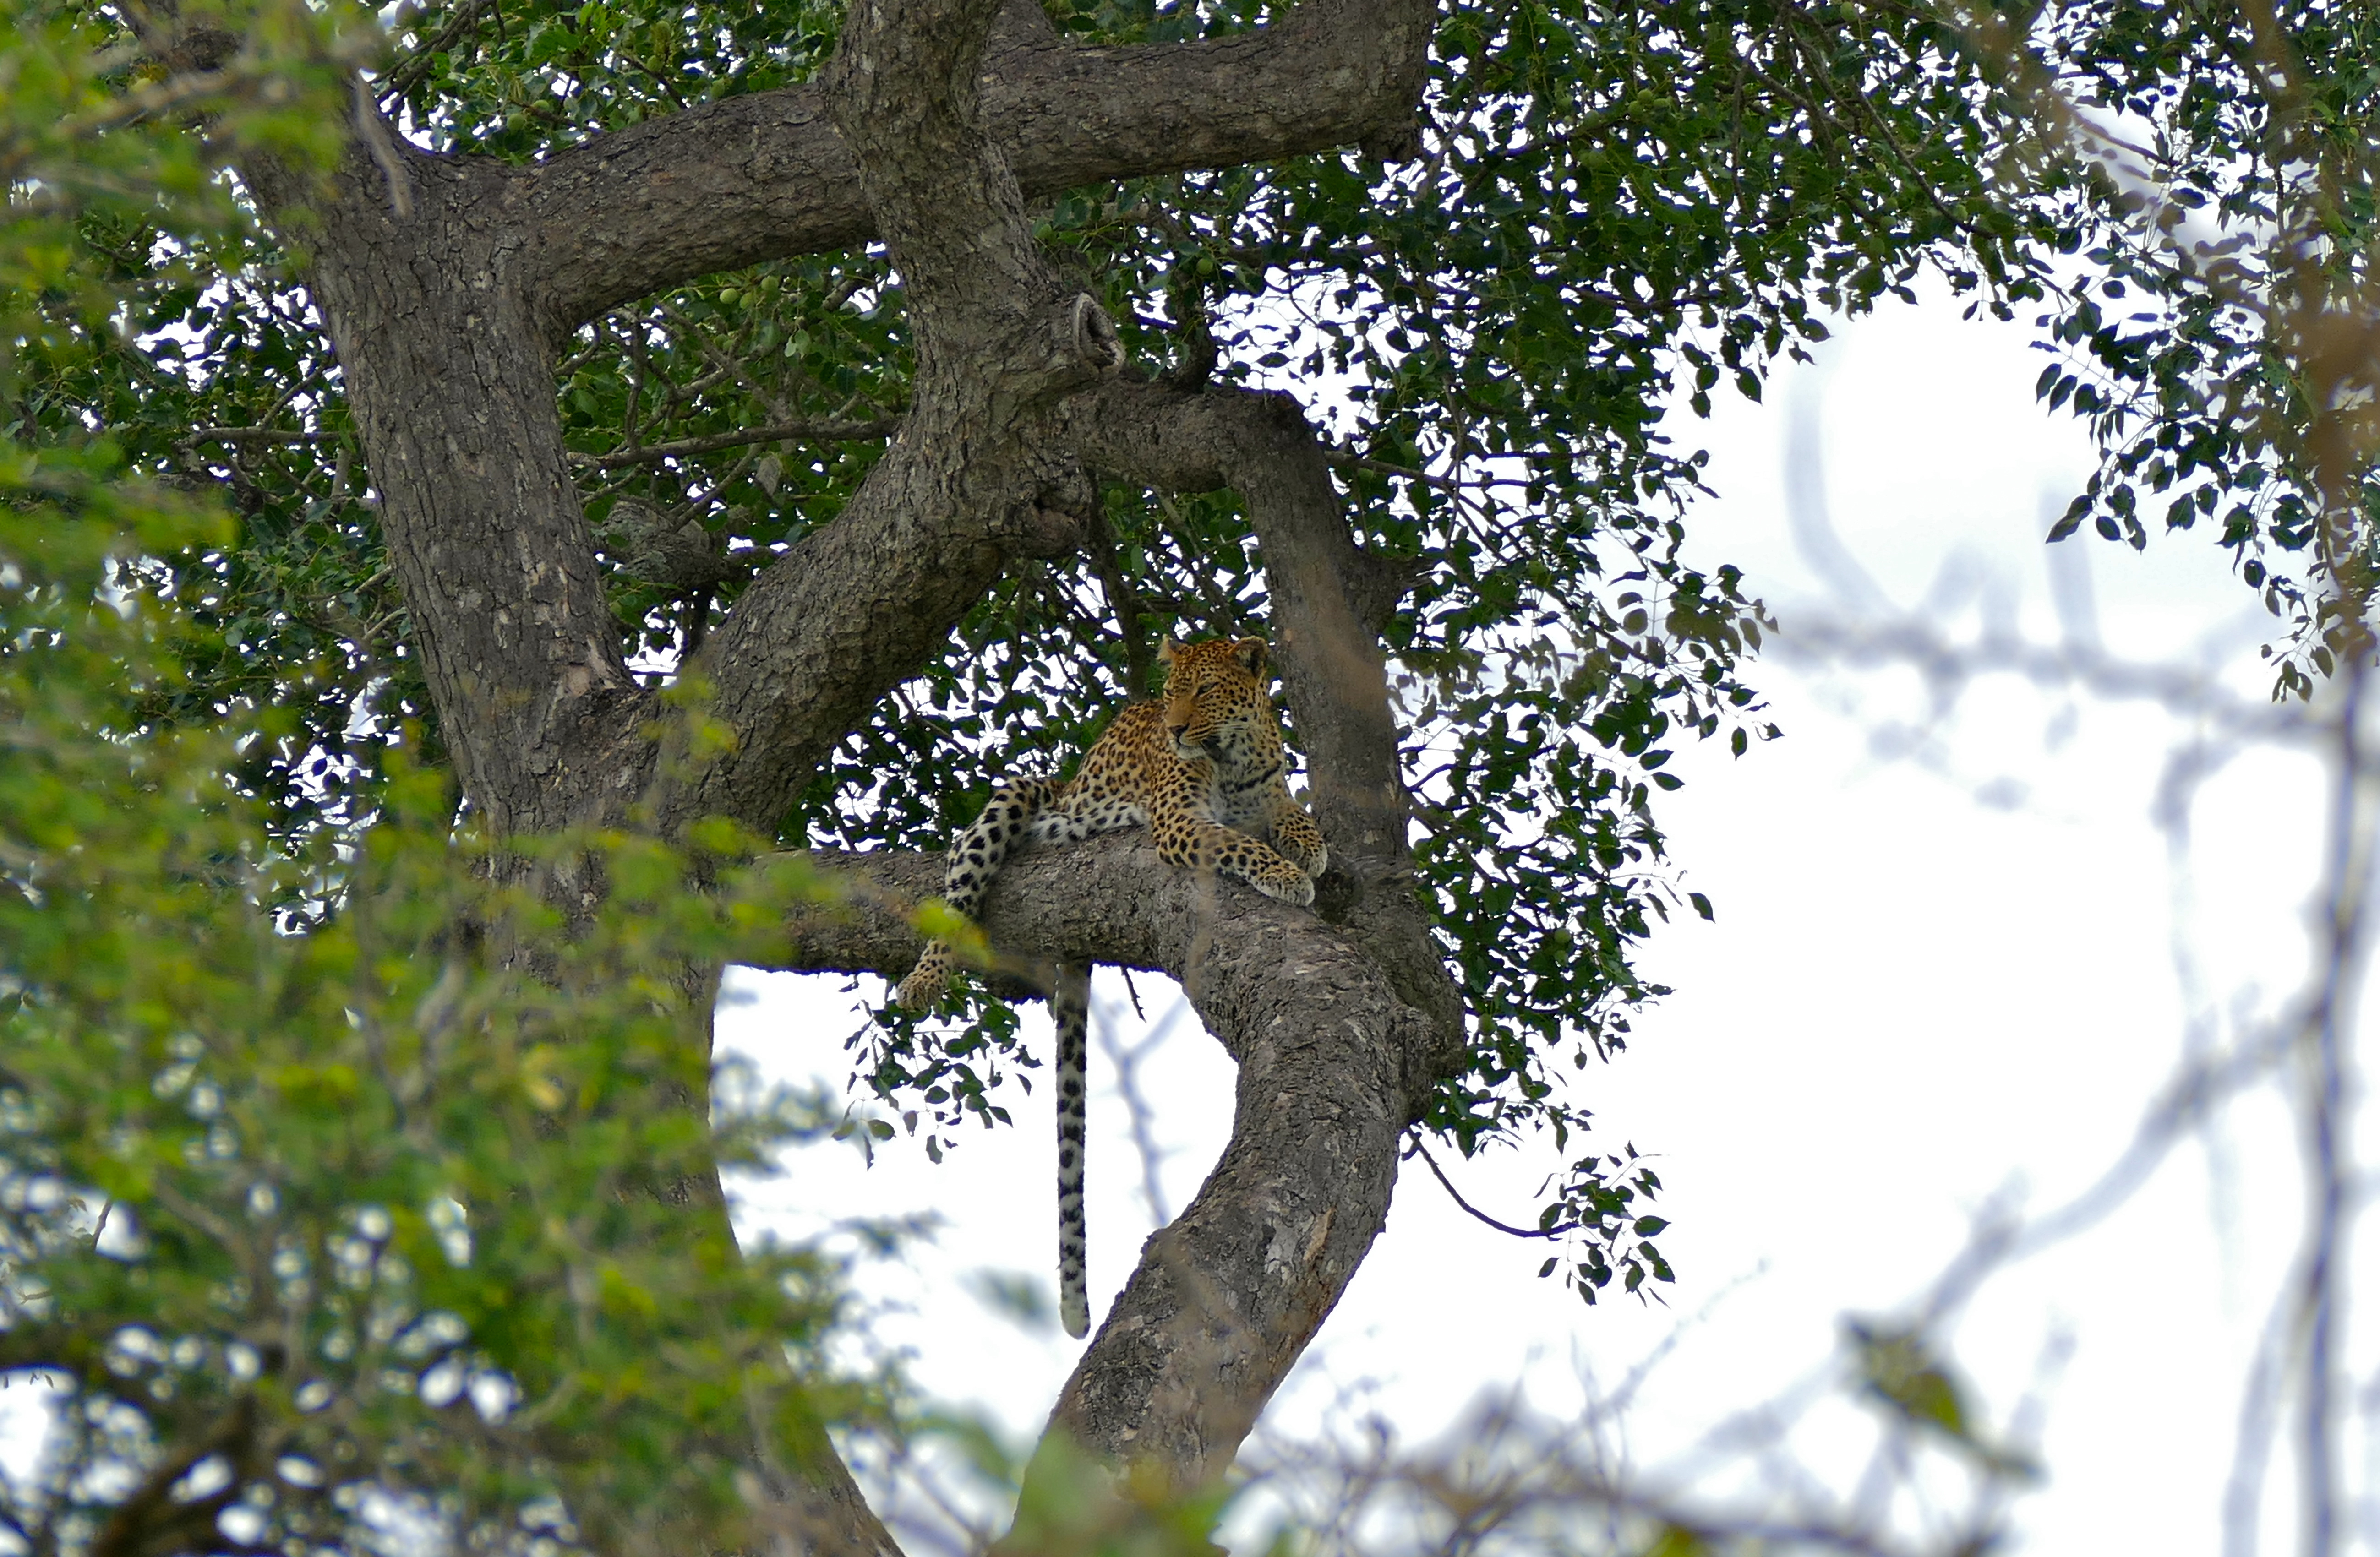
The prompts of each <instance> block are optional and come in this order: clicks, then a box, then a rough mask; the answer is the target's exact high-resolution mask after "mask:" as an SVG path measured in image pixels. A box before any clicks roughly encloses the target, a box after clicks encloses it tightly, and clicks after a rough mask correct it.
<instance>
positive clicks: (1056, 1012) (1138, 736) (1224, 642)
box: [893, 634, 1330, 1340]
mask: <svg viewBox="0 0 2380 1557" xmlns="http://www.w3.org/2000/svg"><path fill="white" fill-rule="evenodd" d="M1268 656H1269V647H1268V646H1267V644H1266V642H1265V640H1264V639H1262V638H1236V639H1234V638H1211V639H1208V640H1206V641H1204V642H1201V643H1188V644H1185V643H1181V642H1178V641H1176V640H1175V639H1174V638H1173V637H1172V636H1171V635H1170V634H1169V635H1168V636H1167V637H1166V638H1165V639H1164V640H1163V641H1162V642H1161V643H1160V645H1159V646H1158V658H1159V660H1160V662H1161V663H1162V664H1163V665H1164V667H1165V671H1166V675H1165V692H1164V694H1163V695H1162V696H1160V697H1159V698H1157V699H1155V700H1153V701H1149V702H1142V703H1133V704H1128V705H1126V706H1124V708H1123V710H1122V711H1120V712H1119V713H1118V714H1117V715H1116V717H1115V718H1114V719H1113V721H1112V722H1111V723H1110V724H1109V726H1108V728H1107V730H1106V732H1105V733H1104V734H1102V735H1101V736H1100V737H1099V740H1098V741H1096V742H1093V743H1092V745H1091V748H1090V750H1089V751H1088V752H1087V753H1085V754H1084V755H1083V760H1082V763H1081V765H1080V766H1079V767H1077V769H1076V770H1075V776H1074V778H1017V779H1012V780H1010V781H1009V782H1007V783H1004V784H1002V785H1001V786H1000V787H999V788H998V789H996V790H994V791H992V794H991V798H990V801H988V802H987V803H985V805H984V808H983V811H982V813H981V814H980V815H977V817H976V820H975V823H974V825H973V826H971V827H968V828H967V829H966V830H965V832H963V833H961V834H960V835H959V836H958V837H957V839H954V840H953V843H952V845H951V851H950V856H949V862H948V863H947V865H946V866H945V868H944V871H943V875H942V900H943V901H944V902H946V903H948V904H949V905H950V906H951V908H953V910H955V911H958V912H960V913H963V914H967V915H970V916H971V915H973V914H974V913H975V911H976V910H977V906H978V905H980V904H981V902H982V901H983V896H984V893H985V891H986V890H987V889H988V888H989V887H990V885H991V881H992V878H993V877H994V876H995V875H997V874H998V873H999V870H1000V866H1001V863H1002V861H1003V860H1005V859H1006V858H1007V857H1008V854H1009V851H1011V850H1013V849H1014V847H1015V846H1016V845H1017V844H1018V843H1019V842H1023V841H1027V840H1030V841H1033V842H1068V843H1071V842H1079V841H1081V840H1082V839H1087V838H1090V837H1092V836H1094V835H1096V834H1099V833H1108V832H1115V831H1119V830H1121V829H1123V828H1125V827H1143V826H1145V827H1147V828H1148V831H1149V836H1150V838H1151V839H1153V840H1154V841H1155V843H1156V844H1157V853H1158V857H1159V858H1160V859H1161V860H1163V861H1164V862H1165V863H1167V864H1169V865H1174V866H1178V867H1182V868H1184V869H1188V870H1192V871H1196V872H1199V873H1201V874H1206V873H1213V874H1217V875H1229V876H1234V877H1237V878H1238V879H1239V880H1242V881H1245V882H1246V883H1247V884H1248V885H1249V886H1251V887H1255V888H1256V889H1257V891H1259V892H1262V893H1263V894H1265V896H1267V897H1269V898H1275V899H1280V900H1281V901H1282V902H1285V903H1293V904H1295V905H1296V906H1298V907H1300V908H1306V907H1310V906H1311V905H1312V904H1313V902H1314V884H1315V882H1316V881H1317V880H1318V878H1319V877H1320V876H1321V875H1322V873H1323V872H1324V871H1325V870H1326V869H1328V868H1329V866H1330V849H1329V847H1328V846H1327V845H1325V843H1324V842H1323V839H1322V829H1321V828H1320V827H1318V826H1317V825H1316V824H1315V820H1314V817H1313V816H1312V815H1311V814H1309V813H1308V812H1307V811H1306V809H1305V807H1304V806H1302V805H1300V804H1299V803H1298V802H1297V800H1296V799H1295V797H1293V795H1291V793H1290V792H1289V784H1288V770H1289V769H1288V759H1287V756H1286V754H1285V752H1284V749H1283V746H1282V744H1281V720H1280V718H1279V717H1278V716H1277V715H1276V714H1275V713H1274V712H1273V706H1272V700H1271V697H1270V696H1269V694H1268V692H1267V690H1266V681H1267V677H1266V670H1267V662H1268ZM956 965H957V958H956V956H955V955H954V954H953V952H952V950H951V947H950V946H949V945H948V944H947V943H945V942H942V941H934V942H931V943H929V945H928V946H927V947H926V949H925V953H924V955H923V956H921V957H920V958H919V959H918V960H917V968H916V969H915V971H913V972H911V973H910V974H909V976H908V977H907V978H905V979H904V980H902V981H901V984H900V987H899V988H898V989H897V990H896V991H895V992H894V995H893V1000H894V1002H895V1004H897V1005H898V1006H900V1007H901V1008H904V1009H905V1010H910V1011H923V1010H926V1009H928V1008H930V1007H931V1006H932V1005H933V1004H934V1002H935V1001H936V1000H937V999H938V998H940V996H941V993H942V991H943V989H944V987H945V986H946V985H947V984H948V983H949V981H950V977H951V974H952V972H953V970H954V968H955V967H956ZM1050 1019H1051V1021H1052V1023H1053V1025H1054V1026H1055V1027H1056V1029H1057V1092H1058V1289H1059V1298H1058V1313H1059V1320H1060V1322H1061V1323H1062V1324H1063V1325H1064V1326H1065V1330H1066V1334H1069V1335H1071V1336H1074V1337H1075V1339H1077V1340H1079V1339H1081V1338H1082V1337H1083V1336H1084V1335H1085V1334H1088V1332H1089V1329H1090V1301H1089V1296H1088V1261H1087V1251H1088V1248H1089V1242H1088V1224H1087V1218H1086V1216H1085V1214H1084V1207H1083V1173H1084V1156H1083V1148H1084V1116H1085V1101H1086V1099H1085V1092H1084V1080H1083V1078H1084V1071H1085V1068H1086V1066H1085V1061H1086V1058H1087V1048H1088V1038H1089V1032H1090V968H1089V966H1088V965H1087V964H1083V963H1074V964H1068V965H1065V966H1062V967H1061V968H1059V969H1058V970H1057V972H1056V976H1055V977H1054V979H1053V980H1052V981H1051V987H1050Z"/></svg>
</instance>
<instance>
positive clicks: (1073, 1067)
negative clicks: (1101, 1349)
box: [1050, 962, 1091, 1340]
mask: <svg viewBox="0 0 2380 1557" xmlns="http://www.w3.org/2000/svg"><path fill="white" fill-rule="evenodd" d="M1050 1020H1052V1021H1053V1022H1055V1023H1056V1024H1057V1028H1058V1319H1059V1322H1061V1323H1062V1324H1063V1325H1065V1327H1066V1334H1069V1335H1072V1336H1074V1337H1075V1339H1076V1340H1080V1339H1081V1338H1082V1337H1083V1336H1084V1335H1086V1334H1088V1333H1089V1332H1090V1328H1091V1300H1090V1272H1089V1255H1090V1238H1089V1233H1088V1224H1087V1219H1086V1218H1085V1217H1084V1215H1083V1119H1084V1114H1085V1104H1086V1102H1087V1097H1086V1094H1085V1092H1084V1090H1083V1078H1084V1072H1085V1069H1086V1065H1085V1061H1086V1059H1087V1056H1088V1054H1089V1050H1090V1032H1091V969H1090V964H1089V963H1087V962H1070V963H1066V964H1064V965H1062V967H1060V968H1059V970H1058V977H1057V981H1056V983H1055V984H1053V985H1052V986H1051V988H1050Z"/></svg>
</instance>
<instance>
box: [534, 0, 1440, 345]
mask: <svg viewBox="0 0 2380 1557" xmlns="http://www.w3.org/2000/svg"><path fill="white" fill-rule="evenodd" d="M1433 19H1434V11H1433V9H1432V7H1430V6H1427V5H1424V4H1420V3H1419V0H1305V4H1304V5H1301V6H1298V7H1297V8H1296V9H1295V10H1294V11H1293V12H1292V13H1290V15H1289V17H1288V18H1285V19H1284V20H1283V21H1281V22H1279V23H1276V24H1275V25H1273V26H1271V27H1269V28H1265V29H1263V30H1258V31H1256V32H1252V33H1245V34H1240V35H1236V36H1233V37H1229V38H1218V39H1211V40H1208V41H1205V42H1195V43H1169V44H1155V45H1147V46H1142V47H1135V48H1085V47H1081V46H1079V45H1075V44H1069V43H1066V42H1062V40H1060V39H1059V38H1058V37H1057V35H1056V34H1055V32H1054V31H1053V30H1050V28H1049V27H1048V25H1047V23H1046V22H1044V23H1043V24H1042V25H1041V26H1040V27H1039V28H1038V30H1036V29H1029V28H1024V27H1017V28H1012V29H1007V30H1003V31H1002V33H1001V34H1000V36H999V37H998V38H997V39H996V41H995V46H994V48H993V50H992V51H991V52H990V54H989V55H988V57H987V59H986V61H985V68H984V70H983V72H982V76H981V80H980V85H979V89H978V90H979V93H980V97H981V101H982V118H983V123H984V125H985V127H986V133H987V135H988V137H989V139H990V140H991V141H992V142H993V144H995V145H996V146H998V147H999V148H1000V150H1001V152H1002V156H1003V157H1004V159H1005V160H1006V161H1007V163H1008V164H1009V165H1010V166H1011V167H1012V168H1013V169H1014V175H1015V179H1016V182H1017V185H1018V187H1020V188H1021V189H1022V190H1023V191H1024V193H1025V194H1026V195H1027V196H1029V197H1035V198H1038V197H1041V196H1046V195H1051V194H1056V193H1058V192H1059V191H1061V190H1063V189H1068V188H1072V187H1076V186H1078V185H1083V184H1088V183H1093V182H1097V181H1099V180H1100V179H1108V178H1127V177H1135V176H1141V175H1150V174H1160V173H1177V172H1182V171H1184V170H1187V169H1192V168H1213V167H1231V166H1236V165H1239V164H1241V163H1256V162H1271V161H1276V160H1278V159H1280V158H1283V157H1293V156H1302V155H1305V154H1307V153H1309V152H1315V151H1328V150H1330V149H1331V148H1333V147H1337V146H1345V145H1350V144H1353V143H1356V142H1369V143H1371V144H1372V145H1374V146H1375V147H1377V148H1378V149H1380V150H1383V151H1397V150H1399V149H1400V148H1401V145H1402V143H1403V140H1404V139H1406V138H1407V137H1408V136H1409V134H1410V126H1411V124H1412V121H1413V116H1414V113H1415V104H1416V103H1418V101H1419V97H1420V91H1421V79H1422V72H1423V68H1424V66H1425V64H1426V62H1427V51H1428V45H1429V35H1430V28H1431V23H1432V21H1433ZM526 194H527V203H526V207H525V214H524V225H525V228H526V236H527V237H528V243H529V246H530V247H529V251H528V260H527V263H528V284H529V285H530V286H531V288H532V289H533V290H534V291H535V292H536V294H537V295H538V296H539V298H540V314H541V315H542V317H544V318H545V319H546V320H547V321H548V325H549V328H550V329H551V330H552V331H553V332H556V333H567V332H569V331H571V330H573V329H576V328H577V326H578V325H580V324H583V323H585V322H586V321H587V320H590V319H593V318H594V317H596V316H597V315H598V314H601V313H602V312H603V311H604V310H605V309H607V308H613V307H614V306H616V305H618V304H620V303H624V302H626V301H628V300H629V299H631V298H634V297H640V296H644V295H646V294H647V293H650V292H654V291H658V290H660V289H661V288H662V287H666V286H673V285H675V284H678V283H680V282H684V281H688V280H691V279H693V278H695V277H697V276H703V275H709V274H711V273H713V272H719V271H724V270H733V269H735V268H736V267H737V266H741V265H750V264H756V263H758V262H759V261H761V260H764V259H780V258H783V256H786V255H789V254H805V253H815V252H818V251H820V250H824V249H832V248H844V247H850V246H851V245H853V244H856V243H858V242H861V241H862V240H864V239H866V238H867V237H868V236H869V235H871V233H872V232H874V230H875V228H874V218H873V216H872V214H871V212H870V210H869V207H868V199H867V197H866V196H865V195H864V194H863V193H862V190H861V187H860V178H859V168H858V164H857V163H856V160H855V159H854V156H853V153H852V151H851V149H850V148H849V147H847V146H846V145H845V144H844V141H843V140H842V139H841V138H840V137H838V136H837V134H836V132H835V130H834V128H833V127H832V124H831V122H830V119H829V115H828V108H827V103H826V101H825V97H824V94H823V92H822V91H821V89H820V87H818V86H815V85H805V86H799V87H789V88H786V89H784V90H783V91H772V92H760V93H756V94H754V95H751V96H748V97H736V98H728V99H724V100H722V101H721V102H717V103H706V104H703V105H701V106H699V107H697V108H694V109H691V110H688V111H687V112H686V113H683V114H676V115H670V116H668V117H666V118H662V119H655V120H651V121H650V122H648V123H646V124H643V125H639V126H637V127H633V128H629V129H625V130H622V131H620V132H618V133H617V134H613V135H607V136H603V137H601V138H600V139H596V140H594V141H592V142H590V143H589V144H588V145H586V146H584V147H580V148H577V149H576V150H573V151H565V152H563V153H561V154H560V155H557V156H555V157H554V158H553V159H552V160H551V161H549V162H547V163H544V164H543V165H541V166H540V167H539V168H538V169H537V170H535V172H534V174H533V175H531V176H530V186H529V187H528V190H527V191H526Z"/></svg>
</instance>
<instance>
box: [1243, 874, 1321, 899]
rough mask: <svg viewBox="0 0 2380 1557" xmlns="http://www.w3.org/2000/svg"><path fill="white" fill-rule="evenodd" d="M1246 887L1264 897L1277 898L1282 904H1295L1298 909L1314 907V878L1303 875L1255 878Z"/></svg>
mask: <svg viewBox="0 0 2380 1557" xmlns="http://www.w3.org/2000/svg"><path fill="white" fill-rule="evenodd" d="M1248 885H1249V886H1251V887H1255V888H1256V889H1257V891H1259V892H1261V893H1263V894H1264V895H1265V896H1266V897H1268V898H1278V899H1281V901H1282V902H1284V903H1295V904H1296V905H1297V906H1298V907H1299V908H1312V907H1313V906H1314V878H1313V877H1312V876H1310V875H1304V874H1303V873H1300V874H1296V875H1291V874H1288V873H1283V874H1282V875H1279V876H1255V877H1251V878H1250V879H1249V882H1248Z"/></svg>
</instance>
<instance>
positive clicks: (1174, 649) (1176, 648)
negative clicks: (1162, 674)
mask: <svg viewBox="0 0 2380 1557" xmlns="http://www.w3.org/2000/svg"><path fill="white" fill-rule="evenodd" d="M1181 652H1182V644H1181V641H1180V640H1179V639H1177V638H1175V637H1174V635H1173V634H1171V633H1168V634H1165V636H1164V637H1163V638H1161V639H1160V640H1159V641H1158V645H1157V658H1159V659H1160V661H1162V662H1163V663H1165V664H1167V665H1171V664H1172V663H1173V659H1174V657H1175V656H1176V655H1179V654H1180V653H1181Z"/></svg>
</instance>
